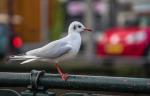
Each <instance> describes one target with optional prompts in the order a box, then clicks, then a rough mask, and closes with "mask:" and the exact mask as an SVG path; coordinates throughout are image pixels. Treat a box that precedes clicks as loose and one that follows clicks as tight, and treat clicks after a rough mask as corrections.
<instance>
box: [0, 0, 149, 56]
mask: <svg viewBox="0 0 150 96" xmlns="http://www.w3.org/2000/svg"><path fill="white" fill-rule="evenodd" d="M149 5H150V1H149V0H0V14H11V15H12V16H14V18H15V15H16V20H14V21H13V22H14V29H15V31H16V33H17V34H19V35H20V36H21V37H22V38H23V40H24V42H25V46H24V49H25V50H29V49H32V48H35V47H38V46H41V45H43V44H45V42H48V41H50V40H55V39H57V38H59V37H60V34H62V33H65V32H66V31H67V27H68V25H69V23H70V22H71V21H74V20H78V21H81V22H83V23H84V24H85V25H87V26H89V27H91V28H92V29H93V30H94V32H93V35H91V34H90V35H89V36H88V35H83V41H84V42H83V46H85V47H83V48H85V49H84V50H85V52H84V53H88V54H90V55H91V54H94V48H95V47H94V46H95V44H94V42H95V40H96V37H97V36H98V35H97V34H100V33H101V32H104V30H105V29H107V28H109V27H113V26H117V25H120V21H121V22H122V21H123V19H124V18H122V17H121V19H120V14H124V13H125V12H126V11H130V9H132V8H133V9H134V10H135V12H138V11H139V10H146V9H147V8H145V6H149ZM139 6H140V7H139ZM118 20H119V21H118ZM95 34H96V35H95ZM87 37H88V38H87ZM91 41H92V42H91ZM92 51H93V52H92Z"/></svg>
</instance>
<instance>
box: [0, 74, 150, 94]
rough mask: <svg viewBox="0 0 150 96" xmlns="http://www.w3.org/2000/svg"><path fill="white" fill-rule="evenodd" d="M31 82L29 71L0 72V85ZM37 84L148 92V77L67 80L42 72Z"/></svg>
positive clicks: (48, 86) (80, 76)
mask: <svg viewBox="0 0 150 96" xmlns="http://www.w3.org/2000/svg"><path fill="white" fill-rule="evenodd" d="M30 83H31V73H8V72H0V87H26V86H27V85H30ZM38 86H43V87H45V88H59V89H70V90H71V89H74V90H90V91H109V92H132V93H133V92H136V93H150V91H149V90H150V79H146V78H127V77H107V76H86V75H69V79H68V80H67V81H63V80H61V78H60V76H59V75H58V74H47V73H45V74H43V75H42V76H40V77H39V78H38Z"/></svg>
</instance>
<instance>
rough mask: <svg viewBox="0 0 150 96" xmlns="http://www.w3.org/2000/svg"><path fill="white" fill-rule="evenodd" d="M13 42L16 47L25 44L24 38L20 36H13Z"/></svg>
mask: <svg viewBox="0 0 150 96" xmlns="http://www.w3.org/2000/svg"><path fill="white" fill-rule="evenodd" d="M12 43H13V46H14V47H15V48H20V47H22V45H23V42H22V39H21V38H20V37H15V38H13V41H12Z"/></svg>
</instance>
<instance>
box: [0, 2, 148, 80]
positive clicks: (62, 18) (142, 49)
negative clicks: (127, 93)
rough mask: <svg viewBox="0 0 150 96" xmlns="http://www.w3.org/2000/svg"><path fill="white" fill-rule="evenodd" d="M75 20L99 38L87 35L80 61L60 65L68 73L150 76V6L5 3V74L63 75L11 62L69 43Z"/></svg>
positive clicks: (1, 37)
mask: <svg viewBox="0 0 150 96" xmlns="http://www.w3.org/2000/svg"><path fill="white" fill-rule="evenodd" d="M74 20H77V21H80V22H82V23H83V24H84V25H85V26H87V27H90V28H92V29H93V32H92V33H84V34H82V46H81V49H80V52H79V54H78V55H77V56H76V58H74V59H73V60H69V61H65V62H63V63H61V64H60V66H62V68H63V70H64V71H65V72H68V73H70V74H91V75H111V76H112V75H113V76H132V77H149V76H150V62H149V61H150V0H0V58H1V62H0V71H15V72H16V71H18V72H29V71H31V70H32V69H37V70H46V71H47V72H51V73H57V71H56V69H55V68H54V65H53V64H50V63H49V64H48V63H44V62H36V63H30V64H26V65H20V64H19V63H20V61H17V62H16V61H13V62H7V60H6V59H7V56H9V55H15V54H21V53H24V52H26V51H28V50H31V49H34V48H37V47H41V46H43V45H45V44H47V43H49V42H51V41H53V40H56V39H59V38H61V37H64V36H65V35H67V28H68V25H69V24H70V22H72V21H74Z"/></svg>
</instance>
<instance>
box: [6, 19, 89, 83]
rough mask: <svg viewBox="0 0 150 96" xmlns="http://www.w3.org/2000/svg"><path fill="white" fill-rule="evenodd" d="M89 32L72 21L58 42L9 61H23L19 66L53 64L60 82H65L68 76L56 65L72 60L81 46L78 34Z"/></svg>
mask: <svg viewBox="0 0 150 96" xmlns="http://www.w3.org/2000/svg"><path fill="white" fill-rule="evenodd" d="M84 31H91V29H88V28H86V27H85V26H84V25H83V24H82V23H80V22H78V21H74V22H72V23H71V24H70V25H69V28H68V35H67V36H66V37H64V38H61V39H59V40H56V41H53V42H50V43H49V44H47V45H45V46H43V47H41V48H37V49H33V50H30V51H27V52H26V53H25V54H23V55H15V56H10V57H9V59H10V60H24V61H23V62H21V63H20V64H25V63H29V62H33V61H46V62H53V63H55V66H56V68H57V71H58V73H59V74H60V76H61V78H62V80H67V78H68V75H67V74H66V73H63V72H62V70H61V68H60V67H59V65H58V63H59V62H60V61H63V60H66V59H70V58H73V57H75V56H76V55H77V53H78V51H79V49H80V45H81V35H80V33H82V32H84Z"/></svg>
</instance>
